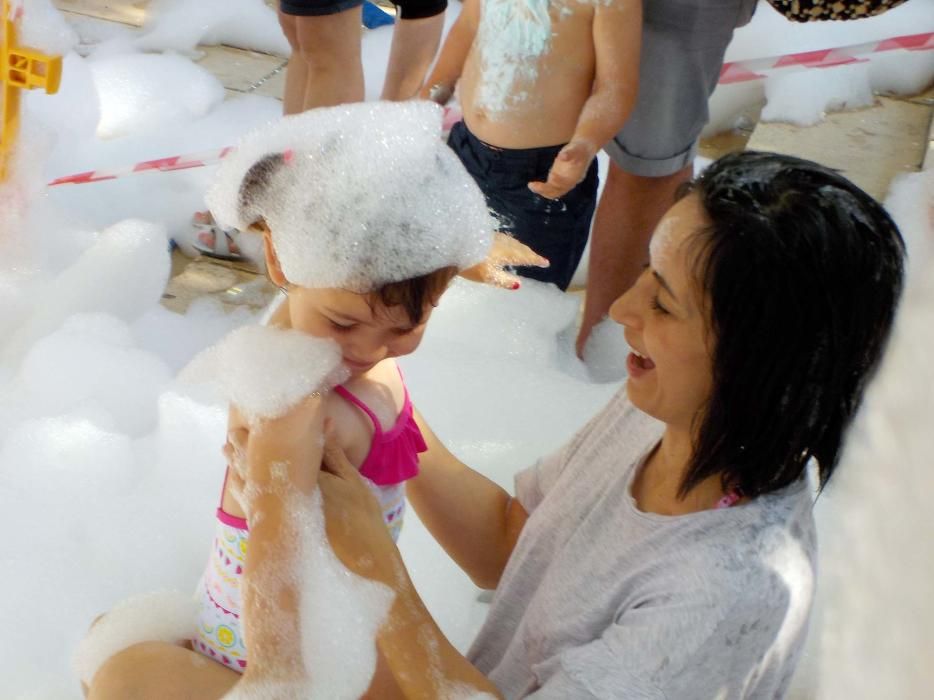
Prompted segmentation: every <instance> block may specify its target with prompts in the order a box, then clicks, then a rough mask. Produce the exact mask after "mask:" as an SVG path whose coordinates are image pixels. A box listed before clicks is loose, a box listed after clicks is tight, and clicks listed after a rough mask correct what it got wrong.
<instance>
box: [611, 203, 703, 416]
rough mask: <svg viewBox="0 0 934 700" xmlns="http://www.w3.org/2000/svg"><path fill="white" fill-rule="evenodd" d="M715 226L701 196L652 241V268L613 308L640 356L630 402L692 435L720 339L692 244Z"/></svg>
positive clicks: (677, 210) (630, 365)
mask: <svg viewBox="0 0 934 700" xmlns="http://www.w3.org/2000/svg"><path fill="white" fill-rule="evenodd" d="M708 223H709V222H708V220H707V216H706V214H705V212H704V210H703V207H702V205H701V202H700V200H699V199H698V197H696V196H695V195H689V196H687V197H685V198H683V199H682V200H681V201H679V202H678V203H677V204H675V205H674V206H673V207H672V208H671V209H669V210H668V213H667V214H665V216H664V217H663V218H662V220H661V221H660V222H659V224H658V227H657V228H656V229H655V233H654V234H653V236H652V242H651V245H650V248H649V250H650V254H649V266H648V267H647V268H646V269H645V271H644V272H643V273H642V275H641V276H640V277H639V279H638V280H637V281H636V283H635V285H633V287H632V288H631V289H630V290H629V291H627V292H626V293H625V294H623V296H621V297H620V298H619V299H617V300H616V302H615V303H614V304H613V306H612V307H611V308H610V317H611V318H612V319H613V320H614V321H616V322H617V323H620V324H622V325H623V326H625V328H626V331H625V334H626V340H627V342H628V343H629V347H630V348H631V349H632V351H633V352H632V353H630V355H629V357H628V358H627V362H626V365H627V369H628V371H629V380H628V382H627V384H626V391H627V393H628V394H629V399H630V400H631V401H632V403H633V404H634V405H635V406H636V407H637V408H639V409H641V410H642V411H644V412H645V413H648V414H649V415H651V416H653V417H655V418H657V419H658V420H661V421H663V422H665V423H667V424H668V425H670V426H676V427H680V428H684V429H687V430H690V429H691V427H692V426H693V425H694V419H695V416H696V415H697V413H698V412H699V411H700V410H701V409H703V408H704V406H705V405H706V404H707V401H708V399H709V397H710V394H711V390H712V387H713V379H712V357H711V356H712V350H713V347H712V343H713V334H712V333H711V332H709V330H708V320H707V312H706V310H705V309H706V306H707V305H706V303H705V302H704V300H703V299H702V298H701V297H700V294H701V292H700V291H699V286H698V285H697V283H696V282H695V280H694V275H693V270H694V258H695V251H696V250H697V248H698V246H696V245H691V244H690V242H689V241H690V240H691V238H692V236H694V235H695V233H696V232H697V231H698V229H700V228H701V227H703V226H705V225H707V224H708Z"/></svg>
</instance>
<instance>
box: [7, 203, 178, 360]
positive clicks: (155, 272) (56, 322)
mask: <svg viewBox="0 0 934 700" xmlns="http://www.w3.org/2000/svg"><path fill="white" fill-rule="evenodd" d="M168 276H169V254H168V243H167V241H166V236H165V230H164V229H163V228H162V227H161V226H156V225H154V224H150V223H148V222H145V221H133V220H126V221H121V222H120V223H117V224H114V225H113V226H111V227H110V228H108V229H107V230H105V231H103V232H101V234H100V236H99V238H98V240H97V242H96V243H95V244H94V245H93V246H91V247H90V248H89V249H88V250H86V251H85V252H84V253H82V254H81V256H80V257H78V259H77V260H75V262H74V263H73V264H72V265H71V266H70V267H68V268H67V269H65V270H64V271H63V272H61V273H60V274H59V275H57V276H56V277H55V278H54V279H52V280H50V281H49V282H48V283H47V284H46V285H45V286H44V288H42V289H41V291H39V292H38V293H37V295H36V297H35V299H34V300H33V303H34V309H35V310H34V311H33V313H32V314H31V315H30V316H28V317H27V318H26V319H25V321H24V322H23V323H22V325H20V327H19V328H18V329H17V330H16V332H15V333H13V334H12V337H10V338H9V339H8V342H7V344H6V347H4V348H3V350H4V357H5V358H6V359H7V360H8V361H16V360H17V359H19V358H20V357H21V356H22V354H23V353H24V351H25V350H26V349H27V348H28V347H29V346H30V345H31V344H32V343H34V342H35V341H36V340H38V339H39V338H41V337H42V336H44V335H47V334H48V333H51V332H52V331H54V330H55V329H57V328H58V327H59V326H60V325H61V324H62V322H63V321H64V320H65V319H66V318H68V317H69V316H71V315H73V314H75V313H81V312H105V313H109V314H112V315H113V316H116V317H118V318H121V319H123V320H125V321H133V320H135V319H136V318H137V317H138V316H139V315H140V314H142V313H143V311H144V310H145V309H147V308H149V307H151V306H152V305H154V304H155V303H156V302H158V300H159V299H160V297H161V296H162V291H163V289H164V288H165V283H166V280H167V279H168Z"/></svg>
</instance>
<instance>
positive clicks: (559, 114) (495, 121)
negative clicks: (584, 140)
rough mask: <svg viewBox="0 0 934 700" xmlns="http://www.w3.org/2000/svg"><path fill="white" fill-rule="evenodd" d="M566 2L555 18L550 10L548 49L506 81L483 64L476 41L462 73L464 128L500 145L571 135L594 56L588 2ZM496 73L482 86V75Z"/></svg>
mask: <svg viewBox="0 0 934 700" xmlns="http://www.w3.org/2000/svg"><path fill="white" fill-rule="evenodd" d="M489 1H493V2H516V1H517V0H488V2H489ZM569 5H570V6H572V7H574V8H575V12H574V13H573V14H571V15H569V16H564V17H560V18H559V19H557V20H555V19H554V15H555V12H554V11H553V12H552V20H553V22H552V27H551V30H552V33H551V37H550V41H549V42H548V49H547V51H545V52H544V53H542V54H541V55H540V56H539V57H538V59H537V60H535V61H529V62H527V63H528V65H529V66H530V70H529V71H528V72H527V73H526V74H520V73H516V74H515V75H517V77H518V79H517V80H516V81H515V82H514V83H513V84H511V85H506V84H504V83H503V81H502V75H503V73H502V72H499V73H498V74H497V72H496V71H495V70H494V71H492V72H491V71H489V69H488V68H487V69H486V70H484V67H483V66H482V65H481V55H482V51H480V50H478V46H480V45H481V43H482V42H479V41H478V42H475V44H474V49H473V50H472V51H471V52H470V55H469V56H468V59H467V63H466V65H465V66H464V73H463V75H462V77H461V81H460V102H461V108H462V109H463V112H464V120H465V121H466V123H467V126H468V128H469V129H470V130H471V131H472V132H473V133H474V135H475V136H476V137H477V138H479V139H480V140H481V141H485V142H487V143H489V144H491V145H494V146H500V147H502V148H536V147H539V146H554V145H557V144H562V143H567V142H568V141H570V140H571V137H572V136H573V135H574V130H575V128H576V126H577V120H578V117H579V116H580V113H581V110H582V109H583V106H584V103H585V102H586V101H587V98H589V97H590V94H591V92H592V89H593V79H594V62H595V59H594V48H593V6H586V5H577V4H574V3H569ZM484 9H486V7H485V8H484ZM480 21H481V24H482V23H483V21H484V18H483V17H481V20H480ZM490 55H495V54H494V53H493V52H491V53H490ZM510 72H511V71H510ZM497 77H498V78H499V79H498V81H497V82H496V83H495V84H494V85H493V88H492V89H490V88H485V87H484V79H485V78H486V79H487V80H490V81H491V82H492V81H493V80H494V78H497Z"/></svg>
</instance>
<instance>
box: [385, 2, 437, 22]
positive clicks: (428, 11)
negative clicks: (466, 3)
mask: <svg viewBox="0 0 934 700" xmlns="http://www.w3.org/2000/svg"><path fill="white" fill-rule="evenodd" d="M395 5H396V17H398V18H399V19H425V18H427V17H434V16H435V15H440V14H441V13H442V12H444V11H445V10H446V9H447V8H448V0H395Z"/></svg>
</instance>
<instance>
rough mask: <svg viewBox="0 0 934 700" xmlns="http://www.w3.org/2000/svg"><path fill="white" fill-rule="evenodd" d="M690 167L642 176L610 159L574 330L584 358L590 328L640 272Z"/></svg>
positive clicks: (595, 219)
mask: <svg viewBox="0 0 934 700" xmlns="http://www.w3.org/2000/svg"><path fill="white" fill-rule="evenodd" d="M692 174H693V166H690V165H689V166H686V167H684V168H682V169H681V170H679V171H678V172H676V173H673V174H672V175H666V176H663V177H643V176H641V175H632V174H630V173H627V172H626V171H624V170H623V169H622V168H620V167H619V166H618V165H616V164H615V163H613V162H612V161H610V170H609V173H607V178H606V185H605V186H604V188H603V194H602V195H601V196H600V202H599V203H598V205H597V212H596V214H595V216H594V224H593V232H592V233H591V239H590V264H589V267H588V271H587V295H586V297H585V299H584V317H583V320H582V322H581V328H580V332H579V333H578V335H577V355H578V357H582V356H583V353H584V345H585V344H586V343H587V339H588V338H589V337H590V331H591V330H592V329H593V327H594V326H595V325H596V324H598V323H599V322H600V321H602V320H603V318H604V317H605V316H606V315H607V312H608V311H609V310H610V306H611V305H612V304H613V302H614V301H616V300H617V299H618V298H619V297H620V296H621V295H622V294H623V292H625V291H626V290H627V289H629V288H630V287H631V286H632V285H633V283H634V282H635V281H636V278H637V277H638V276H639V274H640V273H641V272H642V268H643V267H644V266H645V264H646V263H647V262H648V260H649V239H650V238H651V237H652V232H653V231H654V230H655V226H656V224H658V222H659V220H660V219H661V218H662V216H663V215H664V214H665V212H666V211H668V209H669V208H670V207H671V205H672V204H673V203H674V196H675V191H676V190H677V189H678V187H679V186H680V185H681V183H682V182H685V181H687V180H690V179H691V176H692Z"/></svg>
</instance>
